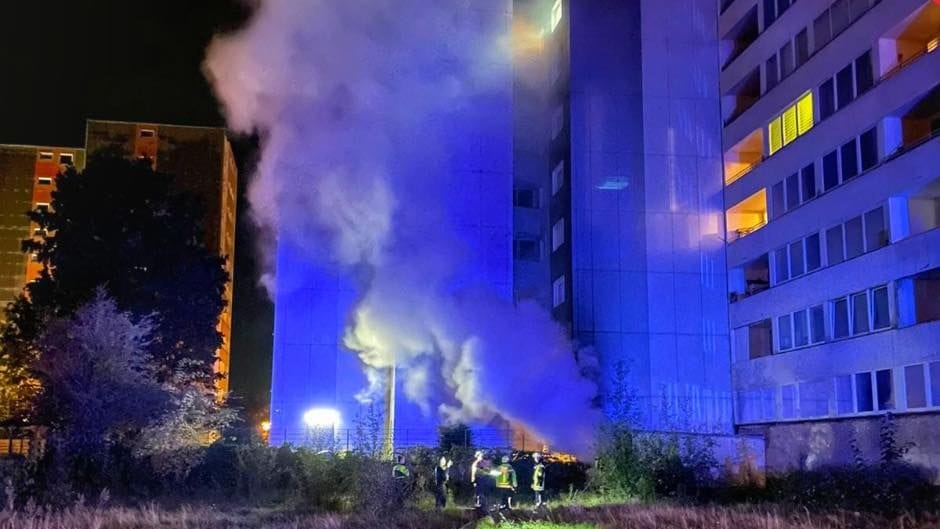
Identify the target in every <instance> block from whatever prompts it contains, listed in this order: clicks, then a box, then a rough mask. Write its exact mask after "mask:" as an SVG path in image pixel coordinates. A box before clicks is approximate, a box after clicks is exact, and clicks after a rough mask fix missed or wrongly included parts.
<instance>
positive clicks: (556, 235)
mask: <svg viewBox="0 0 940 529" xmlns="http://www.w3.org/2000/svg"><path fill="white" fill-rule="evenodd" d="M562 244H565V219H559V220H558V222H556V223H555V225H554V226H552V251H553V252H554V251H555V250H557V249H558V248H560V247H561V245H562Z"/></svg>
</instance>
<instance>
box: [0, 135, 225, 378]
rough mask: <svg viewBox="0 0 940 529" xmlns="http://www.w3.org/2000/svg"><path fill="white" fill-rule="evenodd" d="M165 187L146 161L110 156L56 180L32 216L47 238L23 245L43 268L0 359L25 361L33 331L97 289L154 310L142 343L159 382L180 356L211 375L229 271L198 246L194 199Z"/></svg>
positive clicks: (134, 308)
mask: <svg viewBox="0 0 940 529" xmlns="http://www.w3.org/2000/svg"><path fill="white" fill-rule="evenodd" d="M171 183H172V178H171V177H170V176H168V175H165V174H162V173H159V172H155V171H154V170H153V169H152V168H151V164H150V162H149V161H147V160H134V161H132V160H127V159H124V158H122V157H121V156H120V155H119V154H118V153H115V152H105V153H103V154H99V155H96V156H93V157H92V159H91V160H90V162H89V164H88V166H87V167H86V168H85V170H84V172H81V173H79V172H77V171H76V170H75V169H74V168H69V169H68V170H67V171H66V172H65V173H63V174H60V175H59V176H58V177H57V179H56V191H54V192H53V194H52V204H51V206H52V207H51V208H50V209H48V210H36V211H33V212H31V213H30V214H29V216H30V218H31V219H32V220H33V221H34V222H36V223H37V224H38V225H39V228H40V229H41V230H42V231H41V233H43V234H44V235H42V236H41V237H38V238H37V239H34V240H29V241H25V242H24V250H25V251H28V252H31V253H34V254H35V256H36V258H37V259H38V260H39V261H40V262H41V263H42V265H43V269H42V273H41V275H40V277H39V278H38V279H37V280H35V281H33V282H31V283H30V284H29V285H27V288H26V292H25V294H24V295H23V296H22V297H21V298H20V299H19V300H17V302H15V303H14V304H12V305H11V306H10V307H9V308H8V310H7V320H8V323H7V324H6V326H5V328H4V330H3V333H2V339H3V342H4V343H3V347H4V351H9V352H10V353H9V354H10V356H11V358H9V359H4V365H11V366H16V365H25V364H29V363H30V362H31V361H32V360H33V359H34V357H35V354H36V352H35V341H36V339H37V338H38V335H37V329H41V328H42V327H43V326H44V325H45V323H46V322H49V321H52V320H53V319H55V318H61V317H67V316H69V315H71V314H73V313H74V312H75V310H77V308H78V307H79V306H81V305H82V304H83V303H85V302H87V301H88V300H90V299H92V298H93V297H94V295H95V291H96V289H97V288H98V287H99V286H101V285H103V286H104V287H105V288H106V290H107V292H108V294H109V295H110V296H111V297H113V299H114V300H115V302H116V303H117V306H118V308H120V309H121V310H125V311H130V312H131V313H132V314H134V315H136V316H138V317H140V316H144V315H152V318H153V321H152V324H153V330H152V335H151V337H150V340H149V343H148V344H147V346H146V349H147V352H148V353H149V354H150V355H151V356H152V357H153V360H154V362H155V365H156V367H157V370H158V372H157V374H158V376H159V378H160V379H161V380H167V379H169V378H170V377H172V376H173V373H174V372H175V370H176V368H177V367H178V366H179V365H181V362H183V361H186V360H194V361H196V362H198V364H197V365H199V366H200V369H202V373H203V375H204V376H205V377H206V378H207V379H208V377H210V376H211V373H212V365H213V363H214V357H215V351H216V350H217V349H218V347H219V345H220V344H221V340H222V337H221V334H220V333H219V332H218V330H217V324H218V319H219V315H220V313H221V311H222V310H223V308H224V306H225V303H226V301H225V299H224V298H223V295H224V289H225V283H226V281H227V280H228V274H227V272H226V271H225V269H224V259H223V258H221V257H219V256H218V255H216V254H215V253H214V252H212V251H210V250H209V249H207V248H206V247H205V245H204V244H203V240H204V236H203V235H204V231H203V219H202V207H201V205H200V202H199V200H198V199H197V198H195V197H193V196H190V195H186V194H179V193H174V192H173V186H172V185H171Z"/></svg>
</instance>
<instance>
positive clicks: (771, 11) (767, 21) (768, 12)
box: [764, 0, 777, 29]
mask: <svg viewBox="0 0 940 529" xmlns="http://www.w3.org/2000/svg"><path fill="white" fill-rule="evenodd" d="M774 20H777V2H776V0H764V29H767V27H768V26H770V25H771V24H773V23H774Z"/></svg>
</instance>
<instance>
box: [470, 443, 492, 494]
mask: <svg viewBox="0 0 940 529" xmlns="http://www.w3.org/2000/svg"><path fill="white" fill-rule="evenodd" d="M484 455H485V454H484V453H483V450H477V451H476V453H475V454H473V463H472V464H471V465H470V483H472V484H473V499H474V507H477V508H481V507H483V506H484V504H483V499H484V495H485V493H486V484H485V483H484V480H485V479H486V477H487V476H486V474H487V472H488V470H489V468H488V467H489V464H488V462H487V461H486V459H484V457H483V456H484Z"/></svg>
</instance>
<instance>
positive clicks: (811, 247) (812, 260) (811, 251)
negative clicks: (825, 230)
mask: <svg viewBox="0 0 940 529" xmlns="http://www.w3.org/2000/svg"><path fill="white" fill-rule="evenodd" d="M820 266H822V261H821V259H820V258H819V234H818V233H814V234H813V235H810V236H809V237H807V238H806V271H807V272H812V271H813V270H816V269H817V268H819V267H820Z"/></svg>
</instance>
